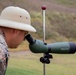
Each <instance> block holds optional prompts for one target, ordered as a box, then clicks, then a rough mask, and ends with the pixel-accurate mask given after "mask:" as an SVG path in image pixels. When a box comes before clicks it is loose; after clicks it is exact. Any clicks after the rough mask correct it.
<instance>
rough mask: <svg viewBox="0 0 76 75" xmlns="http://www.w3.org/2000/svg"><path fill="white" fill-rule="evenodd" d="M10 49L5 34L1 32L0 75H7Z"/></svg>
mask: <svg viewBox="0 0 76 75" xmlns="http://www.w3.org/2000/svg"><path fill="white" fill-rule="evenodd" d="M8 57H9V52H8V47H7V44H6V41H5V37H4V33H3V32H2V30H0V75H5V72H6V68H7V64H8Z"/></svg>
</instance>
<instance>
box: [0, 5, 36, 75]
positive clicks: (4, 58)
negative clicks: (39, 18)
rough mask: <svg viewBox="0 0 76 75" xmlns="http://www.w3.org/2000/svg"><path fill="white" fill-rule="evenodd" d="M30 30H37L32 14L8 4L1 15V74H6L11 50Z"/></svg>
mask: <svg viewBox="0 0 76 75" xmlns="http://www.w3.org/2000/svg"><path fill="white" fill-rule="evenodd" d="M28 32H36V29H35V28H34V27H33V26H32V25H31V21H30V14H29V13H28V12H27V11H26V10H25V9H23V8H20V7H16V6H8V7H6V8H4V9H3V11H2V12H1V15H0V75H5V73H6V69H7V65H8V59H9V50H8V48H17V47H18V45H19V44H21V42H22V41H23V40H24V37H25V36H26V35H27V34H28Z"/></svg>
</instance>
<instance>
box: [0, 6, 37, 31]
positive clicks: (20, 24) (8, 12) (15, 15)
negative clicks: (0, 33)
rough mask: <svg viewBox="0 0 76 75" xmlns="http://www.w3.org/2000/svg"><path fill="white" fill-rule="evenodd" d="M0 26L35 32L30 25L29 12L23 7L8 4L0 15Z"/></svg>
mask: <svg viewBox="0 0 76 75" xmlns="http://www.w3.org/2000/svg"><path fill="white" fill-rule="evenodd" d="M0 26H2V27H8V28H14V29H19V30H24V31H30V32H36V29H35V28H34V27H33V26H31V23H30V14H29V13H28V12H27V11H26V10H25V9H23V8H20V7H15V6H9V7H6V8H5V9H4V10H3V11H2V12H1V15H0Z"/></svg>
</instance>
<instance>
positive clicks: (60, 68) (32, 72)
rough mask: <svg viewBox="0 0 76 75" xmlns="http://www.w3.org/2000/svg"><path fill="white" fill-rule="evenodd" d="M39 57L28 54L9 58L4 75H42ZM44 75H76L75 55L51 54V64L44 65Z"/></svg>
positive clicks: (38, 55)
mask: <svg viewBox="0 0 76 75" xmlns="http://www.w3.org/2000/svg"><path fill="white" fill-rule="evenodd" d="M15 56H17V55H15ZM41 56H42V55H41V54H37V55H36V54H33V53H30V54H26V55H25V56H23V55H21V57H20V56H19V57H18V56H17V57H15V58H14V57H11V58H10V60H9V65H8V69H7V73H6V75H43V65H42V63H40V62H39V58H40V57H41ZM46 75H76V54H73V55H71V54H70V55H66V54H62V55H61V54H53V59H52V60H51V63H50V64H48V65H46Z"/></svg>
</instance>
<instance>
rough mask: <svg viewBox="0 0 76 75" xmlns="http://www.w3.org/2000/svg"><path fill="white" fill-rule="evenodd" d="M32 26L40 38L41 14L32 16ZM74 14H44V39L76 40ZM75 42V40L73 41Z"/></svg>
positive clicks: (41, 32)
mask: <svg viewBox="0 0 76 75" xmlns="http://www.w3.org/2000/svg"><path fill="white" fill-rule="evenodd" d="M31 16H32V25H33V26H34V27H35V28H36V29H37V34H38V35H39V37H42V36H43V35H42V34H43V31H42V22H41V14H40V13H39V14H35V13H34V14H32V15H31ZM75 32H76V14H73V13H72V14H67V13H60V12H51V13H46V39H50V40H51V39H54V40H55V41H65V40H67V39H68V40H70V39H71V38H72V39H75V38H76V33H75ZM74 41H75V40H74Z"/></svg>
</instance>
